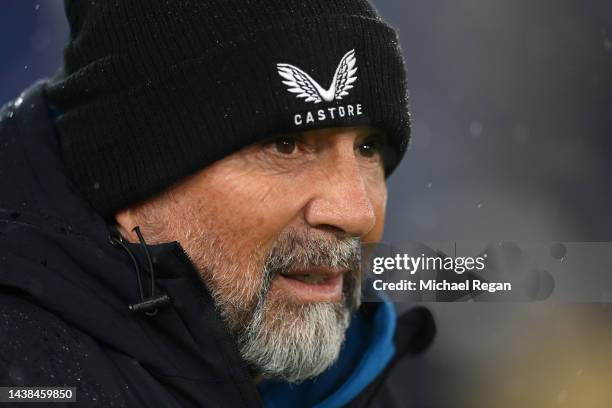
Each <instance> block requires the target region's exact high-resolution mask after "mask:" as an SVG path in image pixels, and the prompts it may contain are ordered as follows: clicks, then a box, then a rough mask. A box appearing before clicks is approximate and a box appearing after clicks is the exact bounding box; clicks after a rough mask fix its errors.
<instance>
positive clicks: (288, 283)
mask: <svg viewBox="0 0 612 408" xmlns="http://www.w3.org/2000/svg"><path fill="white" fill-rule="evenodd" d="M345 272H346V270H344V269H332V268H316V269H314V268H313V269H308V270H298V271H290V272H285V273H281V274H279V275H278V277H277V279H275V280H274V282H273V286H274V285H276V286H277V288H278V289H280V290H282V291H283V292H285V293H286V294H287V295H289V297H290V298H291V299H293V300H295V301H297V302H298V303H311V302H335V301H339V300H340V299H341V298H342V284H343V281H344V279H343V278H344V276H343V275H344V273H345Z"/></svg>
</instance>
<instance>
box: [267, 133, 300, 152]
mask: <svg viewBox="0 0 612 408" xmlns="http://www.w3.org/2000/svg"><path fill="white" fill-rule="evenodd" d="M302 145H303V140H302V137H301V135H299V134H289V135H280V136H276V137H273V138H271V139H268V140H267V141H266V142H264V147H265V148H266V149H267V150H270V151H271V152H272V153H274V154H276V155H278V156H282V157H293V156H296V155H297V154H298V153H299V152H300V150H303V146H302Z"/></svg>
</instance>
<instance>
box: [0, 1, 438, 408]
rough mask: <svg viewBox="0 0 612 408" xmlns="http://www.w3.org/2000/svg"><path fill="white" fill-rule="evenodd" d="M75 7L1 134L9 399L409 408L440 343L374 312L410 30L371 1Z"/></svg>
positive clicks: (401, 129) (422, 322) (1, 323)
mask: <svg viewBox="0 0 612 408" xmlns="http://www.w3.org/2000/svg"><path fill="white" fill-rule="evenodd" d="M66 12H67V16H68V20H69V22H70V29H71V31H70V32H71V38H70V41H69V43H68V45H67V47H66V49H65V53H64V64H63V67H62V69H61V70H60V72H59V73H58V74H57V75H55V76H54V77H53V78H52V79H51V80H49V81H42V82H40V83H38V84H35V85H34V86H33V87H32V88H30V89H29V90H27V91H26V92H25V93H24V94H22V95H21V96H20V97H19V98H17V99H16V100H15V101H13V102H12V103H11V104H9V105H8V106H7V107H6V108H5V109H4V110H3V112H2V121H1V122H0V142H1V143H0V146H1V147H0V159H1V161H0V163H2V165H1V166H0V188H1V191H2V195H1V196H0V208H1V209H0V216H1V219H0V256H1V257H0V294H1V295H0V310H1V313H0V316H1V320H0V329H1V331H0V333H1V334H0V336H1V338H0V340H1V342H0V343H1V345H0V366H1V367H2V368H3V370H2V372H1V373H0V374H1V377H0V383H1V384H2V385H11V386H47V387H48V386H67V387H76V394H77V401H78V402H79V403H81V404H82V405H84V406H104V407H106V406H128V407H132V406H163V407H173V406H177V407H178V406H211V407H212V406H214V407H217V406H261V405H265V406H276V407H280V406H296V407H299V406H318V407H337V406H345V405H348V406H375V405H385V406H388V404H389V403H391V399H392V396H393V391H392V390H390V387H389V385H388V383H387V382H386V379H387V378H388V376H389V374H390V373H391V371H392V369H393V368H394V367H396V364H397V362H398V361H400V359H405V358H409V357H410V355H413V354H414V353H418V352H420V351H422V350H423V349H424V348H425V347H426V346H427V345H428V344H429V342H430V341H431V339H432V337H433V323H432V320H431V316H430V315H429V313H428V312H427V311H425V310H424V309H414V310H413V311H411V312H409V313H408V314H407V315H405V316H402V317H401V318H399V319H398V320H397V323H396V317H395V315H394V311H393V307H392V306H391V305H390V304H389V303H388V302H385V301H381V302H377V303H367V304H366V303H364V304H361V302H360V294H361V285H360V282H361V271H360V269H361V268H360V244H361V243H362V242H376V241H377V240H379V239H380V237H381V234H382V230H383V223H384V215H385V205H386V198H387V190H386V181H385V180H386V177H387V176H388V175H389V174H390V172H391V171H392V170H393V169H394V168H395V167H396V166H397V164H398V162H399V160H400V159H401V157H402V155H403V153H404V151H405V148H406V145H407V142H408V135H409V116H408V112H407V100H406V83H405V73H404V67H403V60H402V58H401V54H400V51H399V48H398V42H397V36H396V33H395V32H394V31H393V30H392V29H391V28H389V27H388V26H387V25H386V24H385V23H384V22H383V21H382V20H381V19H380V17H379V16H378V14H377V13H376V11H375V10H374V9H373V8H372V6H371V5H370V4H369V3H367V2H366V1H357V0H351V1H349V0H320V1H311V2H302V1H297V0H283V1H280V0H278V1H277V0H274V1H272V0H269V1H248V2H247V1H244V0H240V1H229V0H222V1H221V0H219V1H178V0H177V1H172V2H167V1H161V0H155V1H147V2H142V1H136V0H130V1H121V2H111V1H96V2H93V1H92V2H85V1H74V2H71V1H67V2H66ZM405 403H406V400H402V401H400V405H404V404H405Z"/></svg>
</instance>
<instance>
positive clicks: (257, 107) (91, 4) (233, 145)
mask: <svg viewBox="0 0 612 408" xmlns="http://www.w3.org/2000/svg"><path fill="white" fill-rule="evenodd" d="M66 14H67V16H68V20H69V23H70V41H69V43H68V45H67V46H66V48H65V50H64V64H63V67H62V69H61V71H60V73H59V74H58V75H56V76H55V77H54V78H53V79H52V80H51V81H50V82H49V83H48V85H47V96H48V98H49V101H50V103H51V104H52V105H53V106H54V107H55V108H56V109H57V110H58V111H59V112H60V114H59V115H57V116H56V118H55V121H54V123H55V127H56V129H57V132H58V135H59V142H60V146H61V152H62V155H63V160H64V162H65V165H66V168H67V172H68V175H69V177H70V178H71V179H72V181H73V182H74V184H75V186H76V188H77V189H78V190H79V192H80V193H81V194H82V195H83V196H84V197H85V198H86V199H87V200H88V201H89V202H90V203H91V204H92V206H93V207H94V208H95V209H96V211H98V212H99V213H100V214H102V215H103V216H105V217H110V216H112V214H113V213H114V212H115V211H117V210H119V209H121V208H124V207H125V206H128V205H130V204H132V203H135V202H137V201H140V200H143V199H146V198H147V197H149V196H151V195H153V194H155V193H158V192H160V191H161V190H163V189H164V188H166V187H168V186H170V185H171V184H173V183H174V182H176V181H178V180H180V179H181V178H183V177H185V176H187V175H189V174H192V173H194V172H195V171H197V170H199V169H201V168H203V167H205V166H207V165H209V164H211V163H213V162H214V161H216V160H219V159H221V158H223V157H224V156H227V155H229V154H231V153H233V152H235V151H237V150H239V149H241V148H243V147H246V146H247V145H249V144H252V143H254V142H257V141H261V140H264V139H267V138H269V137H271V136H274V135H278V134H282V133H290V132H296V131H305V130H310V129H316V128H329V127H341V126H360V125H370V126H372V127H375V128H378V129H381V130H382V131H384V132H385V133H386V134H387V137H388V141H389V146H390V147H391V151H392V152H391V153H392V154H391V156H393V157H389V154H388V153H387V155H386V159H385V163H386V164H385V167H386V172H387V175H388V174H389V173H390V172H391V171H392V170H393V168H394V167H395V166H396V165H397V163H398V162H399V160H400V158H401V157H402V155H403V154H404V151H405V150H406V147H407V144H408V137H409V133H410V129H409V113H408V100H407V89H406V79H405V70H404V64H403V59H402V56H401V53H400V49H399V45H398V38H397V34H396V32H395V31H394V30H393V29H392V28H391V27H389V26H388V25H387V24H385V23H384V22H383V21H382V19H381V18H380V16H379V15H378V13H377V12H376V10H375V9H374V8H373V7H372V5H371V4H370V3H369V2H368V1H366V0H308V1H304V0H116V1H111V0H91V1H89V0H87V1H86V0H74V1H70V0H66Z"/></svg>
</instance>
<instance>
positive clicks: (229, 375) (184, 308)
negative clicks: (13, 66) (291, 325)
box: [0, 82, 434, 407]
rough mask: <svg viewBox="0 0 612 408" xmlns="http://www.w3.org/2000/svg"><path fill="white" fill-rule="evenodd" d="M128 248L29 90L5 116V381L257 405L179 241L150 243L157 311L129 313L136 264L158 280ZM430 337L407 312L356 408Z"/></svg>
mask: <svg viewBox="0 0 612 408" xmlns="http://www.w3.org/2000/svg"><path fill="white" fill-rule="evenodd" d="M136 154H137V153H136ZM126 245H127V250H126V249H125V248H122V247H121V246H119V245H113V243H111V242H110V241H109V226H108V225H107V223H106V222H105V221H104V220H103V219H102V218H101V217H100V216H99V215H98V214H96V213H95V211H93V210H92V208H91V207H90V206H89V205H88V204H87V203H86V202H85V201H83V200H82V199H81V198H80V197H79V196H78V195H77V194H75V192H74V189H73V188H72V187H71V185H70V182H69V179H68V178H67V177H66V176H65V174H64V171H63V167H62V161H61V157H60V155H59V153H58V146H57V139H56V136H55V133H54V130H53V127H52V123H51V120H50V119H49V112H48V106H47V104H46V101H45V96H44V82H40V83H38V84H36V85H34V86H32V87H31V88H30V89H29V90H27V91H26V92H25V93H24V94H23V95H22V96H20V97H19V98H18V99H16V100H15V101H13V102H12V103H10V104H9V105H7V106H5V107H4V108H3V109H2V111H1V112H0V385H15V386H75V387H77V400H78V404H76V405H80V406H101V407H111V406H118V407H121V406H125V407H141V406H142V407H188V406H199V407H205V406H206V407H209V406H210V407H231V406H244V407H255V406H260V405H261V399H260V397H259V394H258V391H257V388H256V386H255V384H254V382H253V380H252V379H251V377H250V375H249V372H248V370H247V369H246V367H245V364H244V362H243V361H242V359H241V357H240V355H239V353H238V352H237V349H236V347H235V344H234V342H233V340H232V338H231V337H230V336H229V334H228V332H227V331H226V328H225V326H224V325H223V323H222V322H221V320H220V317H219V315H218V314H217V312H216V310H215V308H214V305H213V302H212V299H211V297H210V295H209V293H208V291H207V289H206V287H205V286H204V285H203V284H202V283H201V281H200V279H199V277H198V274H197V272H196V271H195V269H194V268H193V266H192V264H191V263H190V262H189V260H188V258H187V257H186V256H185V254H184V252H183V251H182V249H181V247H180V245H178V243H168V244H161V245H149V246H148V250H149V251H150V255H151V258H152V260H153V266H154V270H155V277H156V282H155V286H156V291H157V293H158V294H167V295H168V297H169V299H170V302H169V303H168V304H166V305H165V306H163V307H161V308H160V309H159V312H158V314H157V315H155V316H147V315H146V314H144V313H139V312H132V311H130V310H129V308H128V305H130V304H134V303H136V302H137V301H138V296H139V291H138V290H139V286H138V284H137V278H136V273H135V268H136V267H139V268H140V269H141V271H143V274H142V286H143V287H144V288H145V290H144V291H145V293H148V290H149V286H150V283H151V282H150V277H149V274H148V272H147V271H148V268H147V266H148V263H147V258H146V256H145V251H144V248H143V246H142V245H139V244H129V243H128V244H126ZM131 256H134V259H132V258H131ZM363 307H364V308H365V310H366V312H367V310H368V308H369V309H372V310H373V309H375V308H376V307H377V305H376V304H365V305H364V306H363ZM433 335H434V326H433V322H432V318H431V315H430V314H429V312H427V311H426V310H425V309H422V308H417V309H413V310H412V311H411V312H410V313H408V314H407V315H404V316H402V317H400V318H399V320H398V329H397V332H396V348H397V352H396V354H395V359H394V360H393V362H392V363H391V364H390V365H389V366H388V367H387V369H386V370H385V372H384V373H383V374H382V375H380V376H379V377H378V378H377V379H376V381H375V382H373V383H371V384H370V385H369V386H368V387H367V388H366V389H365V390H364V391H363V392H362V393H361V394H360V395H359V397H357V398H356V399H355V400H354V401H353V402H352V403H351V406H372V405H376V403H377V402H378V404H384V405H385V406H387V405H386V404H387V403H388V401H386V400H384V398H385V395H386V393H385V379H386V377H387V375H388V374H389V373H390V372H391V370H392V369H393V367H394V366H395V364H396V363H397V361H399V359H402V358H410V356H412V355H414V354H415V353H418V352H420V351H422V350H423V349H424V348H426V347H427V345H428V344H429V343H430V341H431V339H432V338H433ZM54 406H58V405H54ZM67 406H72V407H74V406H75V404H67Z"/></svg>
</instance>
